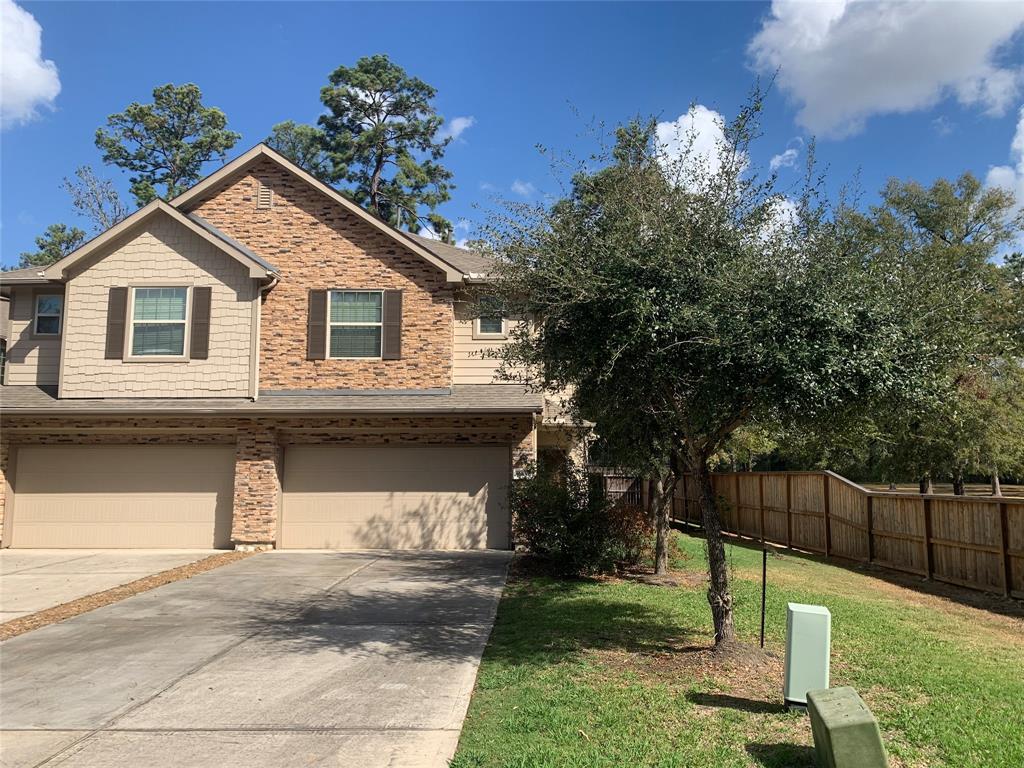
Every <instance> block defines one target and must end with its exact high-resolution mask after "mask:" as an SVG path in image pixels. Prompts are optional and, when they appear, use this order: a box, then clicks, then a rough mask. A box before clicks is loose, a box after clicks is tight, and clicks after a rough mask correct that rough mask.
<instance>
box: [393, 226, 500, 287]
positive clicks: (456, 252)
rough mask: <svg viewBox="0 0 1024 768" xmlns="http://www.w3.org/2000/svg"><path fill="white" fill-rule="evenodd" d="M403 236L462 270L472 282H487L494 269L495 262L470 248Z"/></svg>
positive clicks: (417, 236)
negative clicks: (474, 280)
mask: <svg viewBox="0 0 1024 768" xmlns="http://www.w3.org/2000/svg"><path fill="white" fill-rule="evenodd" d="M402 234H403V235H404V236H405V237H408V238H411V239H412V240H414V241H416V242H417V243H419V244H420V245H422V246H423V247H424V248H426V249H427V250H428V251H430V252H431V253H434V254H436V255H437V256H438V257H439V258H442V259H444V260H445V261H447V262H448V263H449V264H451V265H452V266H453V267H456V268H458V269H460V270H462V274H463V275H465V276H466V277H467V278H469V279H470V280H473V279H476V280H485V279H486V278H488V277H489V276H490V274H491V270H492V269H493V268H494V261H493V260H492V259H491V258H490V257H489V256H486V255H485V254H483V253H480V251H471V250H469V249H468V248H461V247H459V246H457V245H451V244H449V243H445V242H442V241H441V240H432V239H431V238H429V237H423V235H416V234H413V233H412V232H403V233H402Z"/></svg>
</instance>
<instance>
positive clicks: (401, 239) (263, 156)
mask: <svg viewBox="0 0 1024 768" xmlns="http://www.w3.org/2000/svg"><path fill="white" fill-rule="evenodd" d="M260 160H270V161H272V162H274V163H277V165H279V166H281V167H282V168H284V169H285V170H287V171H289V172H290V173H292V174H293V175H295V176H298V177H299V178H300V179H302V181H304V182H306V184H308V185H309V186H311V187H313V188H314V189H316V190H317V191H319V192H321V193H322V194H324V195H326V196H327V197H328V198H330V199H331V200H333V201H334V202H336V203H337V204H338V205H340V206H341V207H343V208H344V209H346V210H347V211H349V212H351V213H352V214H354V215H355V216H357V217H358V218H360V219H362V220H363V221H365V222H366V223H367V224H369V225H370V226H372V227H373V228H375V229H376V230H378V231H379V232H383V233H384V234H386V235H387V236H388V237H390V238H391V239H392V240H394V241H395V242H397V243H400V244H401V245H403V246H405V247H406V248H408V249H409V250H410V251H412V252H413V253H415V254H416V255H417V256H419V257H420V258H422V259H424V260H426V261H427V262H429V263H430V264H433V265H434V266H435V267H437V268H438V269H440V270H441V271H442V272H444V273H445V278H446V279H447V280H448V281H449V282H453V283H461V282H462V281H463V278H464V277H465V276H466V273H465V272H464V271H463V270H462V269H460V268H458V267H457V266H456V265H455V264H452V263H451V262H449V261H448V260H447V259H445V258H443V257H442V256H440V255H438V254H437V253H435V252H434V250H433V249H430V248H427V247H425V246H424V245H423V244H422V243H421V242H419V240H417V239H413V238H412V237H406V236H405V233H403V232H399V231H398V230H397V229H395V228H394V227H392V226H391V225H390V224H388V223H387V222H384V221H381V220H380V219H379V218H377V217H376V216H374V215H373V214H372V213H370V212H369V211H366V210H364V209H363V208H361V207H360V206H358V205H356V204H355V203H353V202H352V201H351V200H349V199H348V198H347V197H345V196H344V195H343V194H341V193H340V192H339V191H338V190H336V189H334V188H333V187H331V186H329V185H327V184H325V183H324V182H322V181H320V180H319V179H317V178H316V177H315V176H313V175H312V174H310V173H309V172H307V171H305V170H303V169H302V168H300V167H299V166H298V165H296V164H295V163H293V162H292V161H291V160H289V159H288V158H286V157H285V156H284V155H282V154H280V153H278V152H275V151H274V150H273V149H271V148H270V147H268V146H267V145H266V144H257V145H256V146H255V147H253V148H252V149H250V150H249V151H248V152H246V153H245V154H242V155H239V156H238V157H236V158H235V159H234V160H232V161H231V162H230V163H228V164H227V165H224V166H222V167H221V168H219V169H218V170H216V171H214V172H213V173H211V174H210V175H209V176H207V177H206V178H205V179H203V180H202V181H200V182H199V183H197V184H195V185H194V186H192V187H190V188H189V189H187V190H186V191H184V192H182V193H181V194H180V195H178V196H177V197H175V198H174V199H172V200H171V201H170V204H171V205H172V206H174V207H175V208H180V209H181V210H188V209H189V207H190V206H193V205H196V204H198V203H199V202H201V201H202V200H205V199H206V198H207V197H209V196H210V195H211V194H212V193H213V192H215V191H216V190H217V187H218V186H219V185H220V184H223V183H224V182H225V181H227V180H228V179H230V178H231V177H233V176H235V175H240V174H242V173H244V172H245V171H246V170H248V168H249V167H250V166H252V165H254V164H255V163H257V162H259V161H260Z"/></svg>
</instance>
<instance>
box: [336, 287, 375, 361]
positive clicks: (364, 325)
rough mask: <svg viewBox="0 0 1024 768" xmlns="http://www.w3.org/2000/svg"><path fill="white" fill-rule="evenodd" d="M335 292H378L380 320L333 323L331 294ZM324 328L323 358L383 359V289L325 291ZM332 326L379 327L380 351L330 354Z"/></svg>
mask: <svg viewBox="0 0 1024 768" xmlns="http://www.w3.org/2000/svg"><path fill="white" fill-rule="evenodd" d="M335 293H377V294H380V322H377V323H335V322H333V321H332V320H331V296H332V295H333V294H335ZM325 314H326V318H325V319H326V321H327V324H326V328H327V332H326V333H325V334H324V344H325V346H326V349H325V350H324V359H325V360H383V359H384V357H383V355H384V289H383V288H330V289H328V291H327V311H326V313H325ZM332 328H380V352H379V353H378V354H377V356H376V357H373V356H369V355H366V356H358V357H340V356H335V355H332V354H331V329H332Z"/></svg>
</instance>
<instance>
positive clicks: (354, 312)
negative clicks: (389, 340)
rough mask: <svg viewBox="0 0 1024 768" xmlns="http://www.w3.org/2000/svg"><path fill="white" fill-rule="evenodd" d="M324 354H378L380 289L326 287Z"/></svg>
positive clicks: (381, 319)
mask: <svg viewBox="0 0 1024 768" xmlns="http://www.w3.org/2000/svg"><path fill="white" fill-rule="evenodd" d="M327 326H328V333H327V356H328V357H332V358H349V357H369V358H374V357H376V358H379V357H380V356H381V333H382V329H383V327H384V291H330V292H329V293H328V301H327Z"/></svg>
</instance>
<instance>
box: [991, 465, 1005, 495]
mask: <svg viewBox="0 0 1024 768" xmlns="http://www.w3.org/2000/svg"><path fill="white" fill-rule="evenodd" d="M992 495H993V496H1002V495H1003V488H1002V486H1000V485H999V472H997V471H996V470H992Z"/></svg>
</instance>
